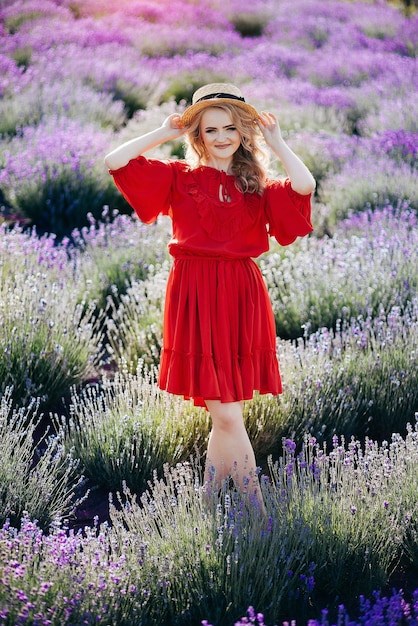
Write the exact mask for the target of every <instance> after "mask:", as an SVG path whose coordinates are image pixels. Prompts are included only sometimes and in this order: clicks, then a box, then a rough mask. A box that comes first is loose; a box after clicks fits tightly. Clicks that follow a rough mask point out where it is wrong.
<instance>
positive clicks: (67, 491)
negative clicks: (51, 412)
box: [0, 388, 81, 529]
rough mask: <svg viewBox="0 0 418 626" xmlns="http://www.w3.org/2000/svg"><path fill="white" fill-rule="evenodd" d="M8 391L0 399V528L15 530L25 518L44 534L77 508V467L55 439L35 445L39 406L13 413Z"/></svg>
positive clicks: (78, 478) (32, 404)
mask: <svg viewBox="0 0 418 626" xmlns="http://www.w3.org/2000/svg"><path fill="white" fill-rule="evenodd" d="M11 392H12V389H11V388H7V389H6V390H5V391H4V393H3V394H2V397H1V399H0V458H1V463H0V524H4V523H5V521H6V520H7V519H8V520H10V523H11V524H13V525H18V524H19V523H20V520H21V518H22V516H23V514H24V513H26V514H27V515H29V516H30V517H31V519H33V520H35V519H36V520H37V521H38V524H39V525H40V526H41V527H42V528H44V529H47V528H48V527H49V525H50V524H51V523H52V522H53V521H54V520H55V519H56V517H58V516H60V517H63V516H64V517H65V516H66V515H69V514H70V513H71V512H72V511H73V510H74V508H75V507H76V505H78V504H79V503H80V500H79V499H78V500H77V498H76V493H77V490H78V487H79V486H80V484H81V478H80V474H79V469H78V462H76V461H75V460H74V458H73V455H72V453H71V452H68V453H65V452H64V450H63V447H62V442H61V439H60V435H57V436H54V437H48V438H47V435H46V434H44V436H43V437H42V438H41V440H40V441H36V431H37V429H38V430H39V423H40V421H41V419H42V416H40V415H39V414H38V408H39V403H36V402H32V403H31V404H30V405H29V406H28V407H27V408H25V409H24V408H20V409H16V408H13V400H12V393H11ZM40 449H42V451H41V452H40Z"/></svg>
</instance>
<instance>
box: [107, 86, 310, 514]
mask: <svg viewBox="0 0 418 626" xmlns="http://www.w3.org/2000/svg"><path fill="white" fill-rule="evenodd" d="M182 135H186V141H187V144H188V147H187V152H186V160H184V161H166V162H165V161H164V162H163V161H158V160H154V159H150V160H149V159H146V158H145V157H143V156H142V155H143V153H145V152H146V151H148V150H150V149H151V148H154V147H156V146H158V145H160V144H162V143H164V142H166V141H171V140H175V139H178V138H179V137H181V136H182ZM263 138H264V142H265V143H266V144H267V146H268V147H269V148H270V150H271V151H272V152H273V154H274V155H276V156H277V157H278V158H279V159H280V161H281V162H282V164H283V166H284V168H285V170H286V173H287V178H286V179H285V180H270V179H268V178H267V176H266V169H265V165H264V154H263V151H262V150H261V147H260V144H261V141H260V140H263ZM105 163H106V165H107V167H108V169H109V170H110V173H111V174H112V175H113V177H114V180H115V183H116V185H117V187H118V189H119V190H120V191H121V193H122V194H123V195H124V196H125V198H126V199H127V201H128V202H129V203H130V204H131V206H132V207H133V208H134V209H135V211H136V213H137V215H138V216H139V218H140V219H141V220H142V221H144V222H145V223H152V222H154V221H155V220H156V219H157V217H158V215H159V214H166V215H170V217H171V219H172V228H173V234H172V238H171V240H170V242H169V245H168V248H169V251H170V254H171V255H172V256H173V257H174V262H173V265H172V268H171V271H170V275H169V279H168V283H167V292H166V303H165V312H164V331H163V350H162V354H161V363H160V372H159V386H160V387H161V388H162V389H165V390H167V391H168V392H170V393H174V394H179V395H182V396H184V398H186V399H190V398H193V401H194V403H195V404H196V405H198V406H205V407H206V408H207V410H208V411H209V412H210V415H211V420H212V430H211V433H210V437H209V442H208V449H207V458H206V469H205V481H206V484H207V485H211V486H212V487H214V486H219V485H220V483H221V482H222V481H223V480H224V479H226V478H228V477H232V478H233V479H234V481H235V483H236V485H237V486H238V487H239V488H240V489H241V490H242V491H243V492H245V493H249V494H250V495H251V496H254V495H255V496H256V498H257V499H258V501H259V503H260V505H261V507H263V504H262V496H261V491H260V486H259V482H258V478H257V471H256V461H255V456H254V451H253V448H252V445H251V442H250V440H249V437H248V434H247V432H246V429H245V425H244V419H243V402H244V400H250V399H251V398H252V397H253V393H254V391H258V392H259V393H262V394H264V393H271V394H274V395H277V394H279V393H281V391H282V387H281V380H280V374H279V367H278V362H277V355H276V336H275V323H274V316H273V312H272V308H271V303H270V301H269V297H268V293H267V289H266V286H265V283H264V281H263V278H262V276H261V273H260V271H259V268H258V266H257V265H256V264H255V263H254V261H253V260H252V259H253V258H255V257H258V256H259V255H260V254H262V253H263V252H265V251H267V250H268V247H269V242H268V236H269V235H270V236H273V237H275V238H276V240H277V241H278V242H279V243H280V244H282V245H287V244H290V243H292V241H294V240H295V239H296V237H298V236H304V235H306V234H308V233H309V232H310V231H311V230H312V225H311V222H310V197H311V194H312V192H313V190H314V188H315V181H314V179H313V177H312V175H311V173H310V172H309V170H308V169H307V167H306V166H305V165H304V164H303V163H302V161H301V160H300V159H299V158H298V157H297V156H296V155H295V154H294V152H293V151H292V150H291V149H290V148H289V147H288V145H287V144H286V143H285V141H284V140H283V137H282V135H281V131H280V127H279V124H278V122H277V119H276V117H275V116H274V115H273V114H272V113H267V112H261V113H258V112H257V111H256V109H255V108H254V107H253V106H251V105H250V104H248V103H247V102H245V99H244V97H243V95H242V93H241V91H240V89H238V88H237V87H236V86H235V85H231V84H226V83H215V84H210V85H205V86H204V87H201V88H200V89H198V90H197V91H196V93H195V94H194V96H193V100H192V104H191V106H189V107H188V108H187V109H186V110H185V112H184V113H183V115H178V114H173V115H170V116H169V117H168V118H167V119H166V120H165V121H164V122H163V124H162V126H161V127H160V128H157V129H156V130H154V131H152V132H150V133H148V134H146V135H143V136H141V137H138V138H136V139H133V140H131V141H129V142H127V143H125V144H123V145H122V146H120V147H119V148H117V149H115V150H113V151H112V152H110V153H109V154H108V155H107V156H106V158H105Z"/></svg>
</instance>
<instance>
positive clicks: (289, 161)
mask: <svg viewBox="0 0 418 626" xmlns="http://www.w3.org/2000/svg"><path fill="white" fill-rule="evenodd" d="M258 126H259V128H260V130H261V132H262V134H263V136H264V139H265V141H266V144H267V145H268V146H269V148H270V149H271V150H272V152H274V154H275V155H276V156H277V157H278V158H279V159H280V161H281V162H282V164H283V167H284V169H285V170H286V173H287V175H288V177H289V178H290V182H291V185H292V189H293V190H294V191H297V192H298V193H300V194H302V195H308V194H310V193H312V192H313V191H314V189H315V186H316V183H315V179H314V177H313V176H312V174H311V172H310V171H309V170H308V168H307V167H306V165H305V164H304V163H303V162H302V161H301V160H300V158H299V157H298V156H297V155H296V154H295V153H294V152H293V150H291V149H290V148H289V146H288V145H287V143H286V142H285V140H284V139H283V137H282V133H281V130H280V126H279V122H278V121H277V118H276V117H275V115H273V113H266V112H265V111H262V113H261V115H260V117H259V119H258Z"/></svg>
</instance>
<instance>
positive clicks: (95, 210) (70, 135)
mask: <svg viewBox="0 0 418 626" xmlns="http://www.w3.org/2000/svg"><path fill="white" fill-rule="evenodd" d="M80 130H81V129H80V127H79V125H78V124H77V123H76V122H74V121H73V122H70V121H69V120H67V121H66V122H65V124H64V123H63V121H62V120H61V122H59V121H58V120H56V122H55V124H53V123H51V122H49V124H47V125H43V124H39V126H38V127H37V128H32V127H26V128H25V129H24V130H23V132H22V137H16V138H14V139H12V140H11V141H10V142H9V143H8V144H7V151H6V152H5V153H4V156H3V159H2V169H1V170H0V185H1V188H2V190H3V193H4V195H5V198H6V200H7V201H8V203H9V205H10V206H11V207H12V208H13V209H15V210H16V211H17V212H18V213H19V214H20V215H21V217H22V218H24V219H28V220H30V222H32V223H33V224H35V225H36V227H37V228H38V229H39V232H41V233H42V232H53V233H55V234H56V235H57V236H59V237H62V236H65V235H69V234H70V233H71V231H72V230H73V229H74V228H81V227H83V226H84V225H85V224H86V222H87V219H86V214H87V213H88V212H90V213H92V215H93V216H96V217H99V216H100V215H101V213H102V211H103V206H104V205H105V204H109V203H110V204H114V203H115V202H116V200H115V201H113V202H112V197H113V198H116V195H119V194H117V192H116V191H115V187H114V185H113V183H112V182H111V180H109V179H110V177H109V175H108V174H107V172H106V171H105V168H104V166H103V162H102V159H101V156H102V154H103V151H104V149H105V145H106V143H107V136H106V134H105V133H103V132H101V133H99V132H98V131H96V130H95V129H94V128H92V127H90V128H89V127H86V128H85V130H84V132H80ZM100 147H101V150H100ZM99 159H100V160H99ZM119 197H120V196H119ZM117 204H118V205H119V206H120V207H121V209H122V208H124V207H126V203H125V202H123V201H122V200H120V201H119V200H118V201H117Z"/></svg>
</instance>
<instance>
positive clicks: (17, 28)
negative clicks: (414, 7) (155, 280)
mask: <svg viewBox="0 0 418 626" xmlns="http://www.w3.org/2000/svg"><path fill="white" fill-rule="evenodd" d="M7 4H9V6H7ZM108 5H109V6H108ZM117 7H118V8H117V9H116V8H112V7H111V3H106V2H104V1H103V2H87V3H81V2H80V3H77V2H69V1H68V2H66V1H59V2H58V0H57V1H56V2H53V1H52V0H43V2H36V3H35V2H30V1H29V0H26V1H23V0H19V1H18V2H11V3H7V2H6V6H5V7H4V8H3V9H2V11H1V13H0V18H1V30H0V39H1V46H0V50H1V52H0V67H1V79H0V81H1V82H0V94H1V96H2V99H1V101H0V133H1V137H2V139H1V147H2V151H1V153H2V156H1V162H0V189H1V192H2V196H3V205H4V208H3V211H4V213H5V214H6V215H13V216H15V217H19V218H20V219H24V220H29V221H32V222H33V223H35V224H36V225H37V226H38V228H39V229H41V230H43V231H49V232H55V233H57V234H59V235H63V234H69V233H70V232H71V230H72V228H73V227H80V226H82V225H83V224H84V223H85V219H86V218H85V216H86V212H87V210H90V211H91V213H92V214H93V215H95V216H96V217H100V214H101V211H102V208H103V205H105V204H107V205H110V206H112V207H113V206H115V205H119V208H120V209H122V210H126V208H127V207H126V205H124V204H123V203H122V202H121V200H120V197H118V196H117V194H116V191H115V190H114V188H113V186H112V183H111V181H110V179H109V177H108V175H107V173H106V171H105V170H104V167H103V162H102V157H103V153H104V152H106V151H107V149H108V148H109V146H110V145H113V144H114V143H118V142H119V141H121V140H122V139H124V138H127V137H130V136H133V135H135V134H137V133H138V132H140V131H143V130H147V129H149V128H151V127H154V126H155V125H156V124H158V123H160V122H161V120H162V119H163V118H164V116H165V115H166V114H167V112H168V111H171V110H173V108H176V107H179V108H180V109H181V108H182V107H183V106H184V101H185V100H187V99H189V98H190V96H191V92H192V91H193V89H194V88H195V87H196V86H197V85H199V84H201V83H202V82H206V81H211V80H232V81H235V82H237V83H239V84H242V86H243V89H244V92H245V93H246V95H247V97H248V98H249V99H251V101H253V102H254V104H255V105H256V106H258V107H259V108H260V109H272V110H274V111H276V112H278V113H279V116H280V121H281V124H282V126H283V130H284V131H285V133H286V135H287V136H288V138H289V141H290V142H291V143H292V145H293V146H294V147H295V149H297V150H298V152H300V154H301V156H302V157H303V158H304V159H305V160H306V161H307V163H308V165H310V166H311V167H312V170H313V172H314V174H315V176H316V178H317V180H318V183H319V187H318V201H319V202H321V203H324V204H325V205H326V206H327V217H328V219H330V220H331V221H332V222H334V223H335V221H336V219H337V218H338V217H341V216H344V215H346V214H347V212H348V211H349V210H352V209H354V210H361V209H362V208H363V207H364V205H365V204H367V203H369V204H370V205H371V206H381V205H382V204H385V203H386V202H387V201H389V202H392V203H396V202H398V201H399V200H407V201H408V202H409V203H410V204H411V206H413V207H416V204H417V187H416V177H414V175H413V172H414V163H415V161H416V150H417V126H416V120H417V108H416V107H417V105H416V98H415V97H414V96H415V94H414V89H413V88H412V86H413V85H414V84H415V83H416V62H415V53H416V46H417V35H416V33H417V30H418V29H417V18H416V16H411V17H409V18H407V17H405V16H403V15H402V13H401V12H400V11H399V10H397V9H395V8H393V7H391V6H388V5H384V4H378V5H376V4H362V5H361V10H358V7H357V4H356V3H347V2H326V3H323V2H314V1H313V0H300V1H299V2H298V3H297V5H296V6H295V5H294V3H293V2H290V1H289V2H280V3H279V4H278V5H277V3H275V2H272V1H271V0H257V2H252V3H248V6H247V5H243V4H242V3H237V2H234V1H233V0H230V1H229V2H222V3H221V2H219V1H218V0H212V2H210V3H208V4H207V5H205V6H204V7H202V6H200V5H199V4H195V3H194V2H188V1H187V0H185V1H183V2H175V3H170V5H169V6H168V7H165V5H164V3H163V2H162V1H161V0H160V1H158V0H155V1H154V2H151V3H150V2H140V1H137V2H130V3H120V4H119V3H118V5H117ZM98 16H99V17H100V19H98ZM242 33H244V35H247V36H243V35H242ZM248 35H252V36H248ZM164 103H165V104H164ZM176 103H177V104H176ZM162 105H163V106H162ZM144 109H145V111H142V112H138V111H140V110H144ZM181 150H182V148H181V146H172V152H174V153H180V154H181ZM165 154H166V156H167V152H165ZM411 168H412V170H411Z"/></svg>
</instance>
